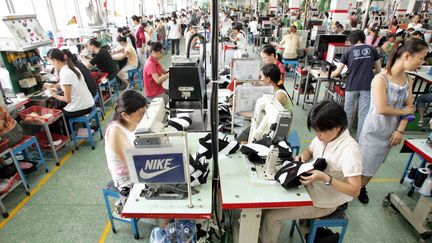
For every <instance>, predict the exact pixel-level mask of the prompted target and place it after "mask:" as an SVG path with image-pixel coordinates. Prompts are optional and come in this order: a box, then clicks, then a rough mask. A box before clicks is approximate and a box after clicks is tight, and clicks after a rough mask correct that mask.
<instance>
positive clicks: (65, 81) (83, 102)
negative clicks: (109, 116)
mask: <svg viewBox="0 0 432 243" xmlns="http://www.w3.org/2000/svg"><path fill="white" fill-rule="evenodd" d="M47 59H48V62H49V63H50V64H52V65H53V66H54V70H55V73H56V75H57V77H58V78H59V84H58V85H49V84H45V85H44V87H45V88H47V89H48V90H49V91H50V93H51V96H52V97H54V98H55V99H57V100H60V101H63V102H65V103H67V105H66V106H65V107H64V108H63V114H64V115H65V117H66V119H68V118H73V117H80V116H83V115H86V114H88V113H90V112H91V111H92V109H93V106H94V100H93V96H92V95H91V93H90V91H89V89H88V88H87V84H86V82H85V81H84V77H83V75H82V73H81V72H80V71H79V70H78V68H76V67H75V66H74V65H73V63H72V61H71V60H70V59H68V58H67V56H66V54H65V53H64V52H63V51H61V50H60V49H57V48H54V49H51V50H49V51H48V53H47ZM57 88H61V89H62V91H63V93H64V94H63V95H59V94H57Z"/></svg>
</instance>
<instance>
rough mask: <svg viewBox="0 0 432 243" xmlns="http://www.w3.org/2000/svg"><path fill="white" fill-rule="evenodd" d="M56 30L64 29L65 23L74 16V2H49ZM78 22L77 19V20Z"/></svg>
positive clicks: (53, 0)
mask: <svg viewBox="0 0 432 243" xmlns="http://www.w3.org/2000/svg"><path fill="white" fill-rule="evenodd" d="M51 3H52V6H53V11H54V15H55V19H56V22H57V28H58V29H59V30H60V31H61V30H63V29H65V28H66V26H67V23H68V22H69V20H71V19H72V17H74V16H75V18H76V17H77V16H76V11H75V4H74V1H70V0H51ZM77 21H78V19H77Z"/></svg>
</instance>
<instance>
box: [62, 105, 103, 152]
mask: <svg viewBox="0 0 432 243" xmlns="http://www.w3.org/2000/svg"><path fill="white" fill-rule="evenodd" d="M102 103H103V99H102ZM62 117H63V123H64V126H65V129H66V135H67V137H68V143H69V147H70V148H71V150H72V152H74V151H75V147H74V145H73V144H72V143H71V142H72V141H71V137H70V134H69V128H68V124H67V123H66V118H65V116H64V114H62Z"/></svg>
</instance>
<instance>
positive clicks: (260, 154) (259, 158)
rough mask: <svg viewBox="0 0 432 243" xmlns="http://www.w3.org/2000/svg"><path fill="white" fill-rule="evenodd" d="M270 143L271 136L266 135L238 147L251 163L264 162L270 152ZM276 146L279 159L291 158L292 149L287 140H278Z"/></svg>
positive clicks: (289, 159)
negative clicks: (254, 141)
mask: <svg viewBox="0 0 432 243" xmlns="http://www.w3.org/2000/svg"><path fill="white" fill-rule="evenodd" d="M271 144H272V141H271V138H270V137H268V136H267V137H264V138H262V139H261V140H258V141H257V142H256V143H248V144H245V145H243V146H242V147H241V149H240V152H242V153H243V154H244V155H246V156H247V157H248V159H249V161H251V162H253V163H259V164H264V163H265V160H266V157H267V155H268V153H269V152H270V145H271ZM277 146H278V149H279V159H281V160H282V161H287V160H288V161H291V160H292V159H293V158H292V155H293V153H292V149H291V147H290V144H289V143H288V142H287V141H285V140H283V141H280V142H279V143H278V144H277Z"/></svg>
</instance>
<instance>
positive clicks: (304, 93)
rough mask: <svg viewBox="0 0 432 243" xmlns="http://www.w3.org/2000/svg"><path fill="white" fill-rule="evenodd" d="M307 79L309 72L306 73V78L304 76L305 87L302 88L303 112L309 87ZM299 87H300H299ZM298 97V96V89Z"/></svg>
mask: <svg viewBox="0 0 432 243" xmlns="http://www.w3.org/2000/svg"><path fill="white" fill-rule="evenodd" d="M309 77H310V71H309V72H308V74H307V76H306V82H305V87H304V88H303V105H302V109H303V110H304V105H305V103H306V93H307V92H306V90H307V88H308V86H309ZM300 86H301V85H300ZM299 95H300V87H299Z"/></svg>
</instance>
